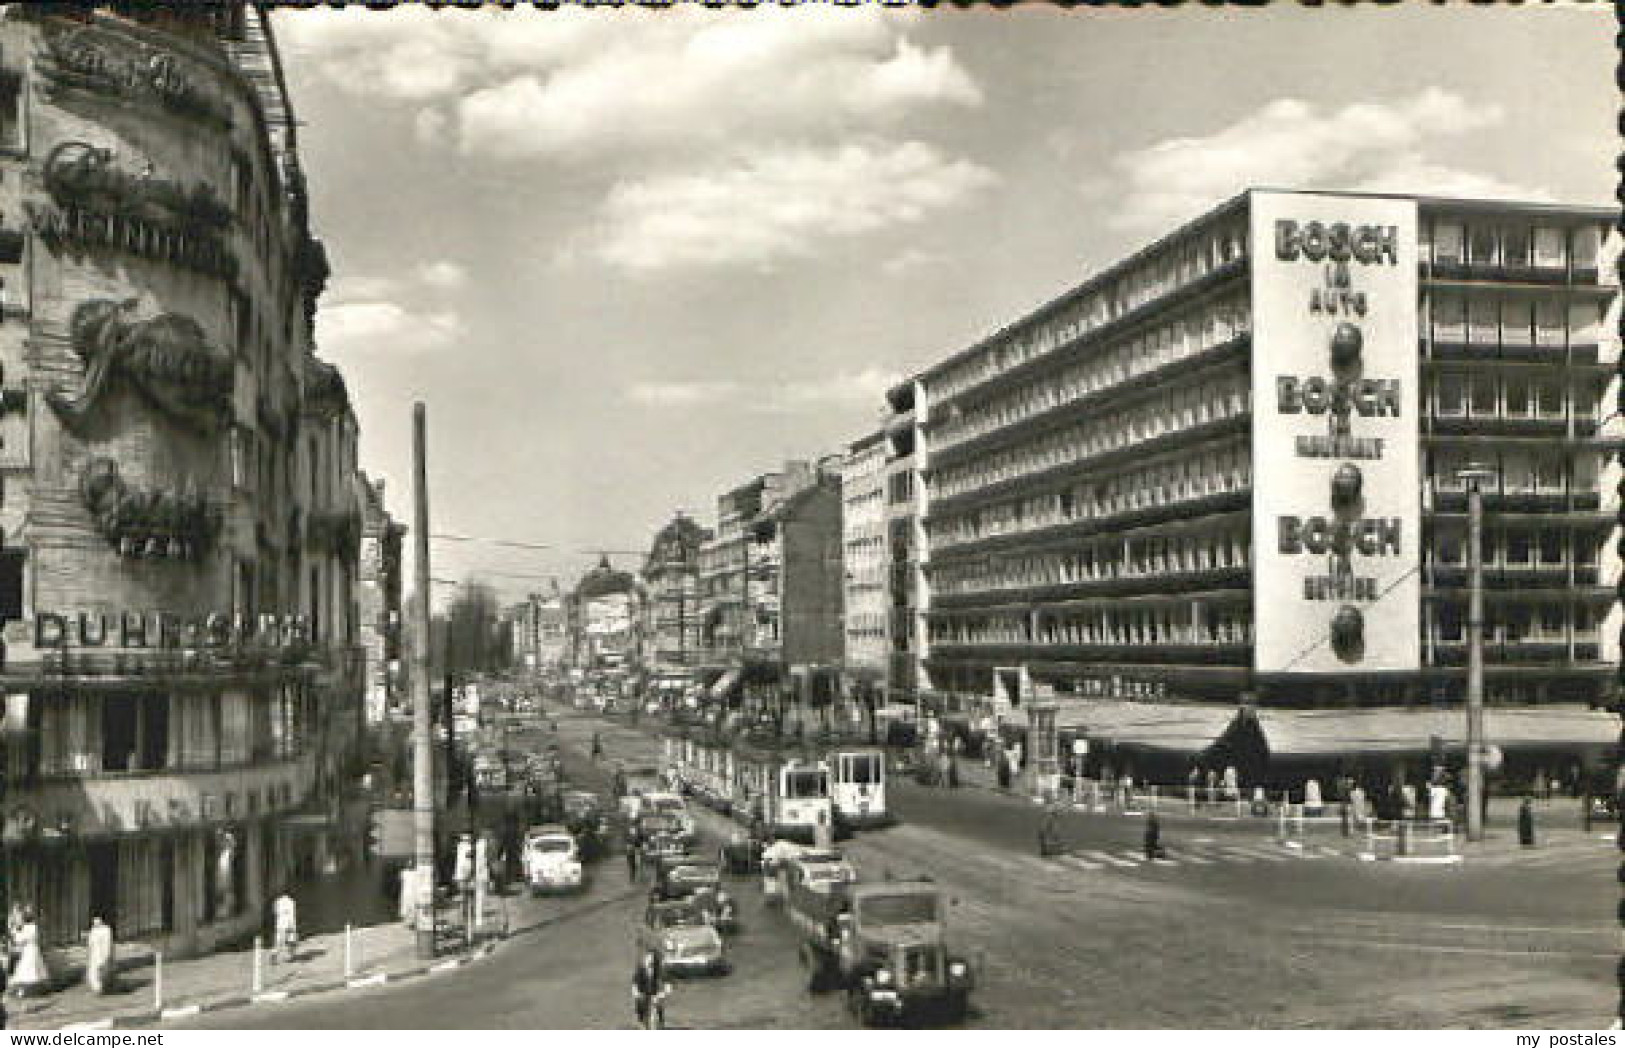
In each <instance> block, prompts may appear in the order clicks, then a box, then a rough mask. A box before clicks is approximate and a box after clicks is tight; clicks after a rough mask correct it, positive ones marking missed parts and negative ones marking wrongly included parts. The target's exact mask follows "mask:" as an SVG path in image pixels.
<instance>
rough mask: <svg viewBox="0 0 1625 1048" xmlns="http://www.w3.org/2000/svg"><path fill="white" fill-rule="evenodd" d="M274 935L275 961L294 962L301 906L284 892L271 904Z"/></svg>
mask: <svg viewBox="0 0 1625 1048" xmlns="http://www.w3.org/2000/svg"><path fill="white" fill-rule="evenodd" d="M271 924H272V934H273V935H274V936H275V939H274V940H273V941H274V948H273V949H274V951H275V952H273V953H272V954H271V956H272V958H273V959H275V958H277V957H278V956H280V957H281V959H282V960H284V961H292V960H293V948H294V947H295V946H296V945H298V943H299V904H298V903H296V902H294V901H293V896H291V895H289V894H288V893H287V892H286V891H284V892H283V893H282V894H281V895H278V896H277V897H276V901H275V902H273V903H272V904H271Z"/></svg>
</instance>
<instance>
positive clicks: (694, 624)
mask: <svg viewBox="0 0 1625 1048" xmlns="http://www.w3.org/2000/svg"><path fill="white" fill-rule="evenodd" d="M710 538H711V532H710V531H709V530H707V529H705V528H703V527H701V526H700V525H699V524H698V523H697V522H696V521H695V520H694V518H692V517H690V516H688V515H687V514H685V513H678V514H677V515H676V516H674V517H673V518H672V519H671V522H670V523H668V524H667V525H666V526H665V527H663V528H661V529H660V531H659V532H658V533H657V534H656V535H655V538H654V542H653V543H652V544H651V546H650V548H649V556H648V557H647V558H646V559H645V560H644V563H643V588H644V592H645V593H646V594H647V597H648V600H647V603H646V605H645V612H646V619H647V623H646V626H645V629H644V633H645V636H646V637H647V640H648V649H649V656H650V666H651V669H652V670H653V672H654V673H656V674H657V675H661V676H666V677H670V678H672V679H678V678H682V677H685V676H686V675H687V673H688V670H689V668H690V667H692V666H695V665H697V664H699V663H700V662H701V661H702V659H703V656H704V648H703V645H702V640H703V633H704V631H703V629H702V616H701V608H700V550H701V549H702V548H703V547H704V545H705V543H706V542H707V541H708V540H709V539H710Z"/></svg>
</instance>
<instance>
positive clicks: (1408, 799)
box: [1399, 782, 1416, 822]
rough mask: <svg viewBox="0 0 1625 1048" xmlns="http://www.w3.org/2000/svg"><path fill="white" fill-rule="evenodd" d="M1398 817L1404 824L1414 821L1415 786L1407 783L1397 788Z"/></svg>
mask: <svg viewBox="0 0 1625 1048" xmlns="http://www.w3.org/2000/svg"><path fill="white" fill-rule="evenodd" d="M1399 796H1400V798H1401V799H1400V809H1399V810H1400V817H1401V818H1403V819H1404V820H1405V821H1406V822H1414V821H1416V786H1415V784H1413V783H1409V782H1407V783H1406V784H1405V785H1403V786H1401V787H1400V788H1399Z"/></svg>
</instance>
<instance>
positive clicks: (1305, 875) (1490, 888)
mask: <svg viewBox="0 0 1625 1048" xmlns="http://www.w3.org/2000/svg"><path fill="white" fill-rule="evenodd" d="M559 724H560V733H561V736H562V738H563V739H564V740H565V746H566V752H567V754H569V756H568V758H567V763H568V764H569V765H570V767H571V772H572V775H573V776H574V777H576V778H578V779H580V778H583V777H590V776H592V775H600V776H601V774H602V770H601V769H596V768H590V767H587V766H586V764H587V762H585V761H583V760H581V758H580V756H579V754H581V753H583V752H585V750H586V748H587V743H588V740H589V739H590V736H591V734H592V733H593V732H595V731H596V732H599V733H600V734H601V735H602V738H603V741H604V744H605V747H606V748H607V750H608V751H609V754H610V756H611V758H619V759H625V760H627V761H629V762H631V763H634V764H635V763H643V762H647V761H650V760H651V759H652V758H653V757H654V755H655V754H656V753H657V752H658V745H657V743H655V742H654V741H653V740H652V739H651V736H650V734H649V732H650V730H651V728H652V726H649V725H645V726H643V727H642V728H637V729H634V728H632V727H630V726H628V725H626V724H624V723H611V722H606V721H603V720H600V719H597V718H589V717H587V716H585V715H579V714H574V713H566V714H563V715H561V716H560V717H559ZM892 795H893V802H894V806H895V808H896V809H897V811H898V812H899V814H900V815H901V819H902V821H901V824H900V825H898V826H896V827H893V828H891V829H888V830H884V831H878V832H874V833H865V834H861V835H860V836H859V837H858V838H856V839H855V840H854V841H853V842H852V843H851V844H850V846H849V851H850V853H851V854H852V855H853V856H854V858H855V859H856V860H857V861H858V862H859V864H860V866H861V867H862V868H863V869H864V870H865V872H866V873H868V874H869V875H879V874H881V873H883V872H885V871H888V870H889V871H890V872H892V873H895V874H898V875H908V874H912V873H918V872H926V873H929V874H930V875H931V876H933V877H935V878H936V879H937V880H938V881H939V882H940V883H942V884H943V885H944V886H945V888H946V889H947V890H948V892H949V894H950V897H951V899H952V900H953V905H952V907H951V924H952V928H953V934H954V935H955V936H956V937H957V939H958V940H959V942H960V943H961V944H962V945H963V947H964V948H966V949H967V951H968V952H969V953H970V954H971V956H972V957H973V958H977V960H978V963H977V967H978V969H979V971H980V975H981V982H982V985H981V986H980V988H979V991H978V993H977V995H976V1006H977V1010H976V1013H975V1014H973V1015H972V1017H971V1018H970V1020H969V1021H968V1024H967V1025H969V1026H972V1027H992V1028H1015V1027H1043V1028H1055V1027H1197V1028H1213V1027H1220V1028H1235V1027H1274V1028H1280V1027H1300V1026H1303V1027H1309V1026H1313V1027H1360V1028H1367V1027H1397V1028H1435V1027H1506V1026H1512V1025H1529V1026H1535V1027H1539V1028H1548V1029H1552V1028H1565V1027H1569V1028H1572V1027H1580V1028H1585V1027H1592V1028H1595V1027H1597V1026H1600V1025H1606V1023H1607V1022H1608V1021H1609V1019H1610V1017H1611V1009H1612V1005H1613V994H1614V993H1615V990H1614V987H1613V979H1612V973H1613V968H1614V963H1615V961H1616V959H1617V952H1616V950H1617V944H1616V942H1615V936H1614V934H1613V933H1612V932H1610V931H1609V928H1610V920H1609V918H1610V917H1611V916H1612V907H1613V899H1614V897H1615V888H1614V884H1613V879H1612V850H1611V848H1610V847H1609V846H1608V845H1607V844H1606V843H1604V842H1602V841H1600V840H1596V839H1594V838H1591V839H1581V838H1579V837H1577V836H1576V835H1570V837H1569V839H1568V843H1567V844H1566V845H1565V846H1564V848H1562V849H1555V850H1550V851H1544V852H1542V853H1539V854H1537V855H1519V854H1516V853H1510V854H1509V853H1506V852H1504V851H1503V853H1502V856H1503V858H1504V859H1505V860H1506V861H1502V860H1501V859H1496V860H1494V861H1490V860H1486V861H1483V862H1479V861H1476V860H1475V861H1472V862H1469V863H1468V864H1466V865H1464V866H1462V867H1396V866H1393V865H1391V864H1386V863H1362V862H1360V861H1358V860H1357V859H1355V858H1353V857H1352V856H1351V855H1350V854H1349V852H1350V851H1351V850H1353V849H1351V848H1350V847H1349V846H1348V845H1347V844H1345V843H1344V842H1343V841H1342V840H1341V838H1340V835H1339V834H1338V833H1337V831H1336V830H1335V829H1333V830H1330V831H1327V832H1326V833H1324V834H1321V835H1315V834H1311V836H1310V837H1309V838H1308V839H1307V840H1306V841H1305V844H1306V847H1305V848H1304V849H1302V850H1301V851H1298V850H1289V849H1285V848H1282V847H1281V846H1280V845H1278V844H1276V843H1275V842H1274V841H1273V835H1272V833H1271V832H1270V831H1269V829H1267V828H1265V827H1261V826H1259V825H1257V824H1256V823H1252V822H1250V821H1244V822H1242V823H1223V822H1201V823H1193V822H1188V821H1182V820H1176V819H1169V820H1166V821H1165V826H1164V839H1165V843H1166V844H1167V845H1168V847H1169V849H1170V857H1171V858H1172V859H1173V861H1172V862H1169V863H1148V862H1146V861H1144V858H1143V855H1141V854H1140V851H1139V843H1140V832H1141V823H1140V821H1139V820H1137V819H1130V818H1124V817H1122V816H1119V815H1112V814H1100V815H1095V814H1078V815H1074V816H1071V817H1069V818H1068V820H1067V825H1066V830H1065V832H1066V837H1067V840H1068V842H1069V845H1070V848H1071V851H1072V855H1071V856H1070V857H1069V858H1067V859H1063V860H1042V859H1039V858H1038V857H1037V855H1036V854H1035V848H1034V841H1035V839H1036V830H1037V821H1038V819H1039V817H1040V814H1039V812H1037V810H1036V809H1035V808H1034V807H1033V806H1032V805H1031V804H1030V803H1028V802H1025V801H1021V800H1019V799H1015V798H1010V797H1006V796H1003V795H1000V794H996V793H992V792H990V791H985V790H978V789H969V788H967V789H961V790H959V791H957V792H955V793H953V794H951V795H949V794H946V793H945V792H943V791H940V790H927V789H923V788H920V787H916V786H914V785H912V784H905V783H894V784H893V790H892ZM950 800H951V802H952V803H945V801H950ZM623 870H624V867H621V866H620V865H619V864H618V861H615V864H614V865H611V866H608V867H605V868H604V870H603V872H602V873H601V874H600V876H599V877H598V880H597V883H596V884H595V885H594V888H593V891H592V893H591V894H590V895H589V896H588V897H586V898H584V899H580V900H571V901H564V902H561V903H560V908H559V916H558V918H557V920H556V921H555V922H554V923H553V924H551V925H549V926H548V927H546V928H544V929H542V930H541V931H540V932H538V933H537V934H535V935H533V936H531V937H529V938H527V939H525V940H523V941H519V942H515V943H512V944H510V945H509V946H508V947H506V948H505V949H504V950H503V951H502V952H500V953H499V954H498V955H497V956H496V957H495V958H493V959H492V960H490V961H487V962H484V963H483V964H480V965H477V966H473V967H470V968H468V969H465V970H462V971H459V972H455V973H451V974H447V975H443V976H436V977H434V981H431V982H420V983H414V984H405V985H402V986H400V987H386V988H383V989H380V990H378V991H369V992H367V993H366V994H364V995H349V996H344V997H335V998H331V999H329V1000H325V1001H314V1002H311V1003H306V1004H297V1003H296V1004H294V1005H292V1006H289V1007H287V1009H286V1010H284V1011H277V1012H271V1011H260V1012H253V1013H225V1014H223V1015H221V1016H220V1017H219V1019H220V1020H221V1022H220V1023H219V1025H221V1026H247V1025H255V1026H261V1027H265V1028H288V1027H296V1028H297V1027H329V1026H330V1027H337V1028H345V1027H372V1026H380V1025H388V1026H407V1027H428V1028H445V1027H452V1028H489V1027H513V1028H523V1027H534V1026H540V1027H583V1028H605V1027H625V1026H627V1025H628V1024H629V1003H628V1000H627V997H626V989H625V987H626V983H627V978H628V974H629V969H630V966H631V962H632V952H631V945H630V944H631V936H632V926H633V923H634V921H635V919H636V915H637V913H638V912H639V908H640V905H641V892H636V893H634V892H629V891H628V886H627V884H626V880H625V875H624V872H623ZM736 894H738V895H739V896H740V897H741V900H742V902H743V904H744V917H745V921H746V929H745V931H744V933H743V934H742V935H741V936H740V938H739V941H738V943H737V947H736V953H735V960H736V971H735V973H734V974H733V975H731V976H729V977H727V978H724V979H718V980H710V981H703V982H702V981H698V980H695V981H690V982H686V983H684V984H682V985H681V986H680V988H679V990H678V993H677V996H676V1000H675V1001H674V1007H673V1019H674V1021H675V1023H676V1024H677V1025H681V1026H690V1027H703V1028H715V1027H758V1026H767V1027H780V1028H811V1027H829V1026H836V1027H839V1026H846V1025H849V1019H848V1018H847V1016H846V1014H845V1013H844V1011H843V1010H842V1009H841V1008H840V1005H839V1002H838V1000H836V999H834V998H829V997H813V996H811V995H809V994H807V993H806V992H805V989H804V980H803V978H802V975H801V972H800V970H799V968H798V967H797V965H796V963H795V960H794V954H793V950H792V946H791V943H792V940H791V937H790V934H789V931H788V929H787V927H786V926H785V924H784V922H783V918H782V917H781V916H779V915H778V914H777V913H773V912H767V911H764V910H762V909H761V907H760V904H759V901H758V896H757V894H756V891H755V888H754V886H751V885H744V884H742V885H741V886H740V888H739V891H738V892H737V893H736Z"/></svg>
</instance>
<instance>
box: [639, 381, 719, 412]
mask: <svg viewBox="0 0 1625 1048" xmlns="http://www.w3.org/2000/svg"><path fill="white" fill-rule="evenodd" d="M739 389H740V386H739V384H738V383H737V382H697V381H696V382H682V381H679V382H635V383H633V384H632V386H631V388H630V389H628V390H627V396H628V397H629V398H631V399H632V400H633V401H635V402H636V403H639V404H645V405H648V406H650V407H663V408H668V407H689V406H691V405H695V404H715V403H718V402H720V401H724V400H727V399H729V398H730V397H732V396H735V395H737V393H738V392H739Z"/></svg>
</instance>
